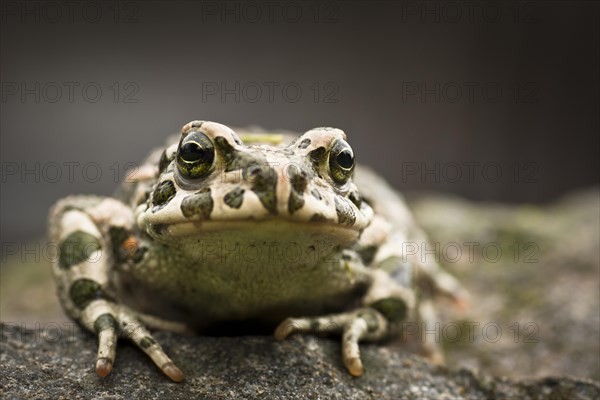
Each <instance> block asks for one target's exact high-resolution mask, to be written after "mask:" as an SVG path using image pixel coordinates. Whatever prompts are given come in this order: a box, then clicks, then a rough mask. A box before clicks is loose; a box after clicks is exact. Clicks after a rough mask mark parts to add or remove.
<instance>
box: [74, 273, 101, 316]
mask: <svg viewBox="0 0 600 400" xmlns="http://www.w3.org/2000/svg"><path fill="white" fill-rule="evenodd" d="M69 296H70V297H71V300H72V301H73V303H74V304H75V306H76V307H77V308H79V309H80V310H83V309H84V308H85V307H86V306H87V305H88V304H89V303H91V302H92V301H93V300H97V299H103V298H105V295H104V291H103V290H102V287H101V286H100V284H99V283H98V282H95V281H93V280H91V279H85V278H83V279H78V280H76V281H75V282H73V283H72V284H71V289H70V290H69Z"/></svg>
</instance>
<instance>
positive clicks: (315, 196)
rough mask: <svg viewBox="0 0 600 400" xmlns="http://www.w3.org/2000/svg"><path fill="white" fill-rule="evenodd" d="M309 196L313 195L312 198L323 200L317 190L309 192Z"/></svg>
mask: <svg viewBox="0 0 600 400" xmlns="http://www.w3.org/2000/svg"><path fill="white" fill-rule="evenodd" d="M310 194H312V195H313V197H314V198H315V199H317V200H323V197H322V196H321V193H320V192H319V191H318V190H317V189H313V190H311V191H310Z"/></svg>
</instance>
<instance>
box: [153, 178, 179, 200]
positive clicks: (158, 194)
mask: <svg viewBox="0 0 600 400" xmlns="http://www.w3.org/2000/svg"><path fill="white" fill-rule="evenodd" d="M173 197H175V185H174V184H173V182H172V181H164V182H161V183H160V184H159V185H158V186H157V187H156V189H154V193H153V194H152V201H153V202H154V205H156V206H162V205H164V204H166V203H168V202H169V201H170V200H171V199H172V198H173Z"/></svg>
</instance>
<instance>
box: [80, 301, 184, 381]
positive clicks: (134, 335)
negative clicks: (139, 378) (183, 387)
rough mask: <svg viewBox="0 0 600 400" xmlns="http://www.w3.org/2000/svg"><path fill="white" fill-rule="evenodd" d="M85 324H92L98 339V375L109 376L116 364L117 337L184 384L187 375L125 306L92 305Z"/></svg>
mask: <svg viewBox="0 0 600 400" xmlns="http://www.w3.org/2000/svg"><path fill="white" fill-rule="evenodd" d="M82 320H83V322H84V323H85V322H88V321H89V322H90V323H92V324H93V326H94V330H95V332H96V333H97V335H98V356H97V359H96V374H97V375H98V376H100V377H105V376H107V375H108V374H109V373H110V372H111V371H112V367H113V364H114V361H115V355H116V350H117V337H119V336H120V337H124V338H127V339H130V340H131V341H132V342H133V343H135V345H136V346H137V347H139V348H140V349H141V350H142V351H143V352H144V353H146V354H148V356H150V358H151V359H152V361H154V363H155V364H156V365H157V366H158V368H160V370H161V371H162V372H163V373H164V374H165V375H167V376H168V377H169V378H171V380H173V381H175V382H181V381H182V380H183V378H184V376H183V372H181V370H180V369H179V368H177V366H176V365H175V364H174V363H173V361H172V360H171V359H170V358H169V357H168V356H167V355H166V354H165V352H164V351H163V349H162V347H161V346H160V345H159V344H158V343H157V342H156V340H155V339H154V338H153V337H152V335H151V334H150V332H149V331H148V330H147V329H146V327H145V326H144V325H143V324H142V323H141V322H140V321H139V319H138V318H136V313H134V312H132V311H131V310H129V309H127V308H126V307H124V306H119V305H116V304H114V303H110V302H107V301H104V300H98V301H96V302H94V303H92V304H90V305H89V306H88V307H87V308H86V309H85V311H84V313H83V315H82Z"/></svg>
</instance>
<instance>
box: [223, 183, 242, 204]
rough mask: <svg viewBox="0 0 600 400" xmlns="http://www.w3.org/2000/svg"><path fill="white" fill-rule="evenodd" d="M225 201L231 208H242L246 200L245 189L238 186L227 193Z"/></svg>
mask: <svg viewBox="0 0 600 400" xmlns="http://www.w3.org/2000/svg"><path fill="white" fill-rule="evenodd" d="M223 201H224V202H225V204H227V205H228V206H229V207H231V208H240V207H241V206H242V203H243V202H244V189H242V188H241V187H236V188H235V189H233V190H231V191H230V192H228V193H227V194H226V195H225V197H224V198H223Z"/></svg>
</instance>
